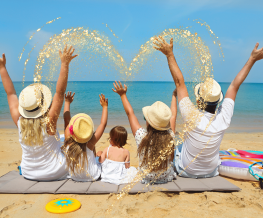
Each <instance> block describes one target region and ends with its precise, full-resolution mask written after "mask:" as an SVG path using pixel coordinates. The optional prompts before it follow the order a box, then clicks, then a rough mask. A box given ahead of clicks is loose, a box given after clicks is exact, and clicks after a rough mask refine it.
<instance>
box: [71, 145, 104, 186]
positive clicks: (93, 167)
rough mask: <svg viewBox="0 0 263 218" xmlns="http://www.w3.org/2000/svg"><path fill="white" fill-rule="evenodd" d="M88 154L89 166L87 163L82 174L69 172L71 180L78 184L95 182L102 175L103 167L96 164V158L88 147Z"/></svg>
mask: <svg viewBox="0 0 263 218" xmlns="http://www.w3.org/2000/svg"><path fill="white" fill-rule="evenodd" d="M86 153H87V160H88V166H87V163H85V166H84V170H83V171H81V172H80V173H75V175H74V174H73V172H71V171H70V170H69V174H70V178H71V179H73V180H74V181H78V182H91V181H95V180H97V179H98V178H99V177H100V174H101V166H100V164H97V163H96V159H95V156H94V153H93V151H91V150H90V149H89V148H88V147H87V149H86Z"/></svg>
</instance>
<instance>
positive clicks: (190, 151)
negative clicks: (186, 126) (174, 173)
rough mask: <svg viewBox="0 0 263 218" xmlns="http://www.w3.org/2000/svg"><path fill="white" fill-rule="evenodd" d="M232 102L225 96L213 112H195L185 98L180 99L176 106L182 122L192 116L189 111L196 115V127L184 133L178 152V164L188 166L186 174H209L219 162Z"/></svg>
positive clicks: (231, 110) (187, 120) (232, 109)
mask: <svg viewBox="0 0 263 218" xmlns="http://www.w3.org/2000/svg"><path fill="white" fill-rule="evenodd" d="M234 103H235V102H234V101H233V100H232V99H230V98H226V99H224V101H223V103H222V105H221V106H220V107H219V108H218V111H217V113H216V114H211V113H208V112H201V111H199V110H198V109H197V108H196V107H195V106H194V105H193V103H192V102H191V100H190V99H189V97H186V98H183V99H182V100H181V101H180V103H179V108H180V112H181V115H182V117H183V121H184V122H185V123H187V122H189V120H191V119H193V114H195V115H196V116H198V117H200V120H199V122H197V125H196V127H195V128H194V129H193V130H191V131H189V132H187V133H186V135H185V140H184V143H183V147H182V151H181V156H180V161H179V166H180V167H181V168H183V169H184V168H185V167H187V166H188V165H189V166H188V167H187V168H186V170H185V171H186V172H187V173H190V174H193V175H205V174H209V173H212V172H213V171H214V170H215V169H216V167H217V166H218V165H220V163H221V161H220V158H219V148H220V144H221V141H222V139H223V136H224V133H225V130H226V129H227V128H228V127H229V125H230V122H231V118H232V116H233V112H234ZM210 122H211V123H210ZM205 146H206V148H205ZM202 150H203V152H202V153H201V154H199V153H200V152H201V151H202ZM198 154H199V156H198V157H197V158H196V160H194V161H193V162H192V163H191V161H192V160H193V159H194V158H195V157H196V156H197V155H198Z"/></svg>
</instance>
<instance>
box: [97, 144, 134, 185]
mask: <svg viewBox="0 0 263 218" xmlns="http://www.w3.org/2000/svg"><path fill="white" fill-rule="evenodd" d="M110 147H111V145H110V146H109V147H108V151H107V158H106V159H105V161H104V162H103V163H102V164H101V168H102V172H101V181H102V182H109V183H112V184H116V185H120V184H125V183H131V182H132V180H133V179H134V178H135V176H136V174H137V169H136V168H135V167H130V168H128V169H126V168H125V163H129V162H118V161H113V160H109V159H108V155H109V149H110Z"/></svg>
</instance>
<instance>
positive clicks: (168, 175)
mask: <svg viewBox="0 0 263 218" xmlns="http://www.w3.org/2000/svg"><path fill="white" fill-rule="evenodd" d="M168 131H169V133H170V135H171V136H172V137H173V139H174V138H175V135H174V133H173V131H172V130H171V129H169V130H168ZM146 135H147V131H146V130H145V129H143V128H140V129H138V130H137V131H136V133H135V142H136V145H137V147H139V145H140V144H141V141H142V139H143V138H144V137H145V136H146ZM143 157H144V152H142V154H140V155H139V164H140V165H141V162H142V160H143ZM172 161H173V160H167V164H168V166H169V167H168V169H167V170H166V171H164V170H158V171H155V172H151V173H149V174H147V175H146V176H145V178H143V180H142V183H146V184H147V183H150V182H152V181H154V183H156V184H158V183H160V184H161V183H167V182H171V181H172V180H173V179H174V178H175V177H176V173H175V172H174V169H173V164H172ZM143 169H147V166H144V167H143ZM143 169H141V170H143Z"/></svg>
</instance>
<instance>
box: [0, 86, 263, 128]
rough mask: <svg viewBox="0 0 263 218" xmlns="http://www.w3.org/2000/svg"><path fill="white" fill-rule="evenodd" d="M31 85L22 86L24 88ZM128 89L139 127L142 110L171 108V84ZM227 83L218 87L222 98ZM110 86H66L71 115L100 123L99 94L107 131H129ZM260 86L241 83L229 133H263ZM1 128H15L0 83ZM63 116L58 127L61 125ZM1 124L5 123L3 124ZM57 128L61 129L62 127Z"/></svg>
mask: <svg viewBox="0 0 263 218" xmlns="http://www.w3.org/2000/svg"><path fill="white" fill-rule="evenodd" d="M29 84H30V83H28V82H25V86H27V85H29ZM126 84H127V86H128V92H127V96H128V98H129V100H130V102H131V105H132V107H133V109H134V111H135V114H136V115H137V117H138V119H139V121H140V122H141V124H142V125H143V124H144V122H145V121H144V120H143V114H142V110H141V109H142V107H144V106H147V105H151V104H153V103H154V102H155V101H163V102H164V103H166V104H167V105H169V106H170V102H171V95H172V91H173V90H174V88H175V85H174V83H173V82H126ZM229 84H230V83H220V85H221V86H222V90H223V92H224V94H225V93H226V90H227V88H228V86H229ZM14 85H15V89H16V92H17V93H18V94H19V93H20V91H21V90H22V88H23V87H22V83H21V82H15V83H14ZM55 85H56V83H54V82H53V83H52V85H51V87H52V93H53V95H54V92H55ZM187 86H188V87H189V94H190V97H191V99H192V100H193V102H194V96H193V90H192V85H191V84H190V83H188V84H187ZM112 88H113V85H112V82H68V87H67V90H68V91H73V92H75V93H76V95H75V99H74V102H73V103H72V105H71V113H72V115H74V114H77V113H81V112H84V113H87V114H89V115H90V116H91V117H92V119H93V120H94V123H95V124H96V125H97V124H98V123H99V122H100V116H101V112H102V108H101V106H100V103H99V94H100V93H103V94H105V96H106V97H107V98H108V99H109V121H108V125H109V127H111V126H113V125H116V124H118V125H124V126H125V127H127V128H128V130H129V131H130V128H129V122H128V119H127V116H126V114H125V112H124V109H123V106H122V103H121V100H120V97H119V95H118V94H116V93H114V92H113V91H112V90H111V89H112ZM261 93H263V84H262V83H260V84H258V83H244V84H242V85H241V87H240V89H239V92H238V95H237V99H236V103H235V111H234V116H233V119H232V122H231V126H230V129H229V130H230V131H234V132H236V131H238V132H239V131H242V132H259V131H263V113H262V110H263V102H262V96H261ZM0 102H1V106H0V108H1V110H0V123H1V124H0V127H1V128H4V127H5V126H6V127H8V128H10V127H11V128H12V127H15V126H14V125H13V124H12V122H11V121H12V120H11V116H10V113H9V107H8V103H7V99H6V93H5V91H4V88H3V84H2V83H0ZM62 112H63V109H62V111H61V117H60V123H61V125H62ZM3 122H4V123H3ZM178 122H179V123H181V118H180V111H179V110H178ZM61 125H60V128H61V129H62V126H61Z"/></svg>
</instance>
